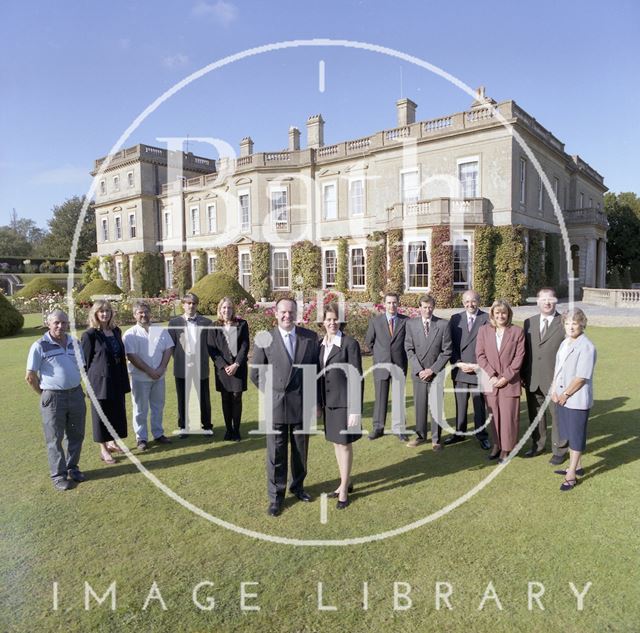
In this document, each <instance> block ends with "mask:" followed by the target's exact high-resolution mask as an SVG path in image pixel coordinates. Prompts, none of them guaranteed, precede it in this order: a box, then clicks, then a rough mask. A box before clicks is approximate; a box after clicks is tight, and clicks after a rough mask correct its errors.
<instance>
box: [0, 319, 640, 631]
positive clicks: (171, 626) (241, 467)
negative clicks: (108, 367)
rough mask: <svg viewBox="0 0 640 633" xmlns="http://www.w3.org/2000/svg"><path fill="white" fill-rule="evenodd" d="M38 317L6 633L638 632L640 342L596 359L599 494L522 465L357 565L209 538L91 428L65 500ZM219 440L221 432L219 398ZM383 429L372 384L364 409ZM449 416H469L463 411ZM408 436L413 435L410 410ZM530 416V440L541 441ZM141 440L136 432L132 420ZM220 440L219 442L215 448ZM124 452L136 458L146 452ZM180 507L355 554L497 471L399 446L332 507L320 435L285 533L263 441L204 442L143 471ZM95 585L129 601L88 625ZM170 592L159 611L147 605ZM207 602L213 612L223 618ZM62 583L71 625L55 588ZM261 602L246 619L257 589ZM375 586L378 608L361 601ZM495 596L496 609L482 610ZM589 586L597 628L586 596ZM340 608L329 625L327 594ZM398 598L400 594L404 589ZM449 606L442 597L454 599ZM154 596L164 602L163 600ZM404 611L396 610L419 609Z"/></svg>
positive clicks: (368, 449)
mask: <svg viewBox="0 0 640 633" xmlns="http://www.w3.org/2000/svg"><path fill="white" fill-rule="evenodd" d="M37 320H38V316H35V315H31V316H28V317H27V321H26V325H25V329H24V330H23V331H22V333H21V334H20V335H19V336H16V337H13V338H10V339H2V340H0V352H1V355H2V359H3V362H2V367H1V368H0V380H1V384H2V385H3V388H4V394H5V397H4V406H3V414H2V431H3V441H2V443H1V444H0V446H2V460H1V465H0V469H1V473H2V479H3V481H4V482H5V483H4V485H3V486H2V492H1V493H0V498H1V499H2V508H3V512H2V523H1V525H2V541H1V544H0V548H1V549H0V552H1V557H0V573H1V575H2V580H3V582H2V583H1V586H0V592H1V597H0V631H29V632H33V631H37V632H41V631H42V632H45V631H65V632H69V633H71V632H73V631H78V632H87V631H105V632H107V631H108V632H114V631H145V632H146V631H170V632H173V631H181V632H182V631H189V632H191V631H274V632H279V631H368V632H372V633H373V632H377V631H403V632H407V631H444V632H458V631H460V632H465V633H466V632H471V633H483V632H487V633H489V632H490V633H498V632H508V633H512V632H518V633H519V632H526V631H534V632H544V633H546V632H549V633H550V632H552V631H561V632H562V633H574V632H575V633H590V632H593V633H600V632H605V631H606V632H609V631H628V632H630V633H631V632H637V631H639V630H640V624H639V622H640V607H639V604H640V589H639V588H640V571H639V566H638V562H639V561H638V552H639V551H640V520H639V518H638V517H639V514H640V513H639V512H638V509H639V508H640V487H639V486H638V482H639V481H640V466H639V464H638V456H639V453H638V434H637V424H638V413H639V411H640V395H639V393H638V378H637V377H638V375H640V363H639V362H638V360H637V359H636V357H635V353H632V354H631V355H630V354H629V353H628V352H629V351H630V350H634V349H636V350H637V349H639V348H640V331H638V330H632V329H605V328H596V327H593V328H591V327H590V328H589V329H588V332H587V333H588V335H589V337H590V338H591V339H592V340H593V341H594V343H595V344H596V346H597V348H598V354H599V359H598V364H597V368H596V384H595V396H596V404H595V406H594V409H593V411H592V417H591V421H590V427H589V440H588V448H587V455H586V457H585V459H584V464H585V468H586V469H587V476H586V477H585V478H584V479H583V481H582V483H581V484H580V485H579V486H578V487H577V488H576V489H575V490H574V491H573V492H571V493H561V492H560V491H559V490H558V488H559V485H560V483H561V478H560V477H558V476H557V475H554V474H553V472H552V468H551V467H550V466H549V465H548V464H547V460H548V455H546V456H541V457H538V458H536V459H532V460H524V459H521V458H518V457H516V458H515V459H514V460H513V461H512V462H511V463H510V464H508V465H507V467H506V468H505V469H504V471H503V472H501V473H500V475H499V476H498V477H497V478H495V479H494V480H493V481H491V482H490V483H489V484H488V485H487V486H486V487H485V488H483V489H482V490H480V491H479V492H478V493H477V494H476V495H475V496H473V497H472V498H470V499H469V500H468V501H467V502H466V503H464V504H462V505H461V506H459V507H457V508H456V509H454V510H453V511H451V512H450V513H448V514H446V515H445V516H442V517H441V518H439V519H437V520H435V521H433V522H431V523H428V524H427V525H423V526H422V527H418V528H417V529H414V530H411V531H408V532H406V533H403V534H401V535H398V536H395V537H392V538H388V539H385V540H381V541H376V542H371V543H365V544H360V545H351V546H346V547H336V546H333V547H328V546H324V547H317V546H316V547H310V546H292V545H285V544H278V543H272V542H267V541H265V540H259V539H255V538H251V537H249V536H246V535H241V534H237V533H235V532H233V531H231V530H228V529H225V528H223V527H220V526H219V525H215V524H212V523H211V522H209V521H208V520H206V519H205V518H202V517H201V516H197V515H196V514H194V513H192V512H190V511H189V510H187V509H186V508H184V507H182V506H181V505H179V504H178V503H177V502H176V501H174V500H173V499H170V498H169V497H167V496H166V495H165V494H164V493H163V492H162V491H161V490H159V489H158V488H157V487H155V486H154V485H153V484H152V483H151V482H150V481H149V480H148V479H147V478H145V477H144V476H143V474H141V472H139V470H138V469H137V468H136V466H135V465H133V464H132V463H131V462H129V461H128V460H127V459H126V458H118V464H117V465H116V466H110V467H107V466H106V465H105V464H103V463H102V462H101V461H99V459H98V450H97V448H96V446H95V445H94V444H93V442H92V441H91V431H90V420H88V425H87V440H86V442H85V448H84V453H83V459H82V462H81V467H82V469H83V470H84V471H85V472H86V474H87V476H88V478H89V480H88V481H87V482H85V483H83V484H81V485H80V486H78V487H77V488H76V489H75V490H73V491H71V492H68V493H59V492H56V491H54V489H53V487H52V486H51V483H50V481H49V478H48V469H47V463H46V453H45V449H44V440H43V437H42V430H41V423H40V415H39V411H38V402H37V397H36V396H35V394H34V393H33V392H32V391H31V390H30V389H29V388H28V387H27V385H26V384H25V383H24V380H23V378H24V367H25V361H26V354H27V351H28V347H29V345H30V344H31V342H32V341H34V340H35V338H36V336H37V335H38V330H37V329H36V328H35V327H34V326H35V325H36V323H37ZM212 400H213V411H214V413H213V415H214V427H217V429H218V430H219V429H220V427H221V424H222V423H221V413H220V406H219V401H218V398H217V394H216V393H215V391H213V392H212ZM256 402H257V398H256V392H255V391H254V390H253V389H252V390H250V391H249V392H248V394H246V396H245V415H244V419H245V420H246V422H245V423H244V432H245V434H246V431H247V430H248V429H249V428H255V427H256V426H257V422H256V417H257V404H256ZM365 402H366V414H367V416H368V417H367V419H366V421H365V427H366V428H370V416H371V410H372V405H373V386H372V384H371V381H368V384H367V391H366V397H365ZM447 402H448V407H447V412H448V418H449V420H450V421H451V420H452V417H453V407H452V405H451V396H449V397H448V401H447ZM407 403H408V405H410V406H409V409H408V419H409V420H410V421H412V420H413V408H412V406H411V405H412V400H411V397H410V394H409V396H408V399H407ZM175 419H176V401H175V392H174V388H173V381H172V379H169V381H168V383H167V405H166V409H165V428H166V429H167V431H172V430H173V429H174V426H175ZM524 422H525V416H524V415H523V416H522V431H523V432H524V430H525V423H524ZM129 429H130V434H131V423H130V421H129ZM219 436H220V434H219V435H218V437H219ZM126 443H127V444H128V445H129V446H130V447H131V446H133V445H134V440H133V438H132V436H131V435H130V436H129V437H128V438H127V440H126ZM140 461H141V462H142V464H144V466H145V467H146V468H147V469H148V470H149V471H150V472H151V473H152V474H153V475H155V476H156V477H157V478H158V479H159V480H160V481H161V482H162V483H163V484H165V485H166V486H168V487H170V488H171V490H173V491H174V492H175V493H176V494H177V495H179V496H180V497H182V498H184V499H185V500H187V501H188V502H189V503H191V504H193V505H195V506H197V507H199V508H200V509H202V510H203V511H204V512H206V513H209V514H210V515H213V516H215V517H218V518H219V519H222V520H224V521H227V522H229V523H233V524H236V525H239V526H242V527H243V528H245V529H248V530H254V531H256V532H260V533H264V534H268V535H274V536H279V537H287V538H296V539H318V540H320V539H331V540H339V539H345V538H352V537H361V536H367V535H373V534H378V533H381V532H385V531H388V530H393V529H396V528H401V527H402V526H404V525H407V524H410V523H412V522H414V521H417V520H418V519H420V518H423V517H426V516H427V515H430V514H432V513H434V512H436V511H438V510H439V509H441V508H443V507H445V506H446V505H448V504H449V503H451V502H453V501H455V500H456V499H458V498H459V497H460V496H461V495H463V494H465V493H467V492H468V491H469V490H471V489H472V488H473V487H474V486H475V485H476V484H478V483H479V482H481V481H482V480H483V479H484V478H485V477H486V476H487V475H489V474H490V473H491V472H493V471H494V469H495V466H493V465H490V463H489V462H487V460H486V453H484V452H483V451H481V450H480V449H479V448H478V447H477V444H476V443H475V442H466V443H463V444H459V445H456V446H454V447H449V448H447V449H446V450H445V451H444V452H443V453H440V454H435V453H433V452H431V451H430V450H428V449H426V448H420V449H417V450H415V449H414V450H412V449H408V448H406V447H405V446H404V444H402V443H400V442H398V441H397V440H395V439H394V438H393V437H385V438H382V439H381V440H378V441H376V442H369V441H367V440H366V439H363V440H361V441H360V442H358V443H357V444H356V445H355V465H354V482H355V486H356V492H355V494H354V495H353V497H352V499H353V503H352V505H351V506H350V507H349V508H348V509H347V510H345V511H343V512H338V511H336V509H335V502H333V503H331V502H330V503H329V506H328V517H327V518H328V521H327V523H324V524H323V523H321V521H320V508H321V504H320V500H319V495H320V493H322V492H327V491H330V490H332V489H333V488H334V487H335V485H336V482H337V479H336V477H337V467H336V465H335V460H334V456H333V450H332V447H331V445H330V444H328V443H327V442H325V440H324V438H323V437H321V436H319V437H314V438H313V439H312V440H311V446H310V452H309V476H308V479H307V489H308V491H309V492H310V493H311V494H313V495H314V501H313V503H311V504H302V503H293V502H291V501H290V500H289V499H288V501H287V506H286V511H285V512H284V514H283V515H282V516H281V517H279V518H278V519H273V518H270V517H268V516H267V515H266V512H265V511H266V507H267V499H266V490H265V476H264V439H263V438H262V437H260V436H252V437H250V439H246V440H244V441H243V442H241V443H239V444H230V443H223V442H213V443H211V442H210V441H207V440H205V439H203V438H196V437H192V438H190V439H187V440H185V441H182V442H178V441H177V440H176V442H174V443H173V444H172V445H170V446H167V447H164V448H157V447H155V448H153V449H152V450H150V451H148V452H147V453H146V454H144V455H142V456H141V457H140ZM85 581H86V582H87V583H89V585H90V586H91V587H92V588H93V589H94V590H95V592H96V593H98V594H99V595H102V594H103V593H104V592H105V591H106V590H107V588H108V587H109V585H110V584H111V583H113V582H114V581H115V582H116V586H117V590H116V596H117V602H116V609H115V611H111V610H110V600H107V601H106V602H105V603H104V604H102V605H101V606H99V605H98V604H97V602H96V601H95V600H92V601H91V603H90V609H89V610H88V611H87V610H85V609H84V591H85ZM154 581H155V582H156V583H157V587H158V591H159V592H160V594H161V596H162V598H163V600H164V603H165V605H166V610H163V609H162V606H161V604H160V601H159V600H157V599H155V600H154V599H151V600H150V601H149V604H148V608H147V609H146V610H143V606H144V604H145V600H146V599H147V597H148V594H149V593H150V589H151V587H152V584H153V583H154ZM202 581H211V582H212V583H214V585H213V587H208V586H207V587H203V588H202V589H201V590H200V592H199V594H198V597H199V600H200V602H201V603H204V602H205V601H206V598H207V596H213V597H214V598H215V607H214V609H213V610H209V611H206V610H200V609H198V608H197V607H196V606H195V605H194V603H193V601H192V592H193V590H194V587H196V585H197V584H198V583H200V582H202ZM54 582H57V583H58V610H57V611H54V610H53V599H52V587H53V583H54ZM243 582H256V583H259V585H252V586H247V587H246V591H247V592H249V593H251V592H254V593H257V594H258V597H257V598H247V605H259V606H260V607H261V610H260V611H247V612H242V611H241V608H240V591H241V583H243ZM364 582H367V583H368V609H367V610H365V609H364V608H363V583H364ZM394 582H396V583H406V584H408V585H410V586H411V591H410V597H411V599H412V601H413V603H412V606H411V608H409V609H406V610H396V611H394ZM437 582H447V583H449V584H450V585H451V588H452V590H453V593H452V595H451V598H450V603H451V606H452V607H453V608H452V609H451V610H449V609H447V608H446V605H445V604H444V603H442V607H443V608H442V609H440V610H436V604H435V591H436V583H437ZM490 582H492V583H493V586H494V587H495V591H496V593H497V596H498V598H499V600H500V602H501V605H502V607H503V610H502V611H500V610H498V609H497V607H496V601H495V600H491V599H489V600H487V601H486V603H485V607H484V609H483V610H482V611H480V610H478V606H479V604H480V602H481V600H482V597H483V594H484V593H485V590H486V589H487V585H488V584H489V583H490ZM528 582H538V583H543V585H544V588H545V593H544V595H543V596H542V598H541V601H542V603H543V605H544V607H545V609H544V611H542V610H540V609H539V608H537V606H536V603H535V602H534V603H533V610H531V611H530V610H529V609H528V604H527V603H528V600H527V583H528ZM588 582H591V583H592V586H591V588H590V590H589V591H588V593H587V594H586V597H585V599H584V610H583V611H578V610H577V608H576V597H575V596H574V595H573V593H572V591H571V589H570V584H569V583H574V585H575V586H576V587H577V589H578V590H582V588H583V587H584V586H585V584H586V583H588ZM318 583H323V593H324V604H325V605H334V606H336V607H337V611H320V610H319V609H318V596H317V591H318V590H317V587H318ZM406 588H407V587H406V585H399V587H398V591H399V592H400V591H401V590H402V591H405V590H406ZM443 591H444V587H443ZM156 596H157V594H156ZM406 604H407V603H406V601H404V600H402V599H400V600H399V606H403V605H405V606H406Z"/></svg>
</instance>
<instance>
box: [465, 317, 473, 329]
mask: <svg viewBox="0 0 640 633" xmlns="http://www.w3.org/2000/svg"><path fill="white" fill-rule="evenodd" d="M473 321H474V318H473V317H472V316H470V317H469V320H468V322H467V329H468V331H469V332H471V330H472V329H473Z"/></svg>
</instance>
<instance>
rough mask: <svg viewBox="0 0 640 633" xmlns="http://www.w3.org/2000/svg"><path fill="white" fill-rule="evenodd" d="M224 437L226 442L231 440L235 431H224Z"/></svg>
mask: <svg viewBox="0 0 640 633" xmlns="http://www.w3.org/2000/svg"><path fill="white" fill-rule="evenodd" d="M222 439H223V440H224V441H225V442H231V441H232V440H233V432H232V431H225V432H224V437H223V438H222Z"/></svg>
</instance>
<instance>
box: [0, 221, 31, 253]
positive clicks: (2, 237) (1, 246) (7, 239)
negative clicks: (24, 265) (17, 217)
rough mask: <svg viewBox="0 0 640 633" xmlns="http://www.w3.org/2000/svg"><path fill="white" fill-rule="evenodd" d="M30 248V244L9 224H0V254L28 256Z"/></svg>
mask: <svg viewBox="0 0 640 633" xmlns="http://www.w3.org/2000/svg"><path fill="white" fill-rule="evenodd" d="M32 250H33V249H32V248H31V244H29V242H28V241H27V240H26V239H25V238H24V237H22V236H21V235H18V234H17V233H16V232H15V231H14V230H13V229H12V228H11V227H10V226H0V255H4V256H12V257H28V256H29V255H31V251H32Z"/></svg>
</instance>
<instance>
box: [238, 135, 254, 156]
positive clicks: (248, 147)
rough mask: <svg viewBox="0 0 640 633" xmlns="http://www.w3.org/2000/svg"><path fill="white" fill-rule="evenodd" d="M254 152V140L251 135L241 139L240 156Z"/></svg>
mask: <svg viewBox="0 0 640 633" xmlns="http://www.w3.org/2000/svg"><path fill="white" fill-rule="evenodd" d="M251 154H253V141H252V140H251V137H250V136H245V137H244V138H243V139H242V140H241V141H240V157H242V156H251Z"/></svg>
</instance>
